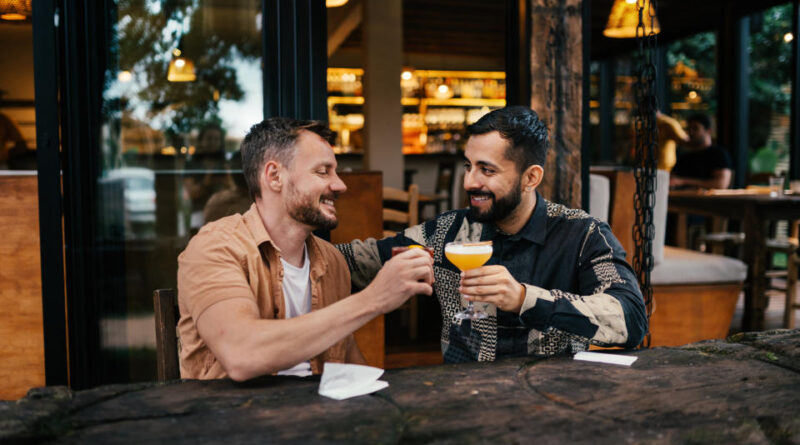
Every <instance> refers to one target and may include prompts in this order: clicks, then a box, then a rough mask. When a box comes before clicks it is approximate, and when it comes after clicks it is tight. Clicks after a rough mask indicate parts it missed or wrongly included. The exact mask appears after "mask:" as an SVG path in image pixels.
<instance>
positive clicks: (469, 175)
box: [464, 170, 481, 190]
mask: <svg viewBox="0 0 800 445" xmlns="http://www.w3.org/2000/svg"><path fill="white" fill-rule="evenodd" d="M480 187H481V185H480V183H479V182H478V181H477V179H476V178H475V173H474V171H472V170H469V171H465V172H464V190H475V189H479V188H480Z"/></svg>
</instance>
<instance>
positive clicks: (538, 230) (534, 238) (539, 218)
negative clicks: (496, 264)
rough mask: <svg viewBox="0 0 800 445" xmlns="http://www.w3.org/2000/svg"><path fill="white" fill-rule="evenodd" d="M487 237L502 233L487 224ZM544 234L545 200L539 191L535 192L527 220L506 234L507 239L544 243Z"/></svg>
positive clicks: (545, 223) (545, 219) (492, 225)
mask: <svg viewBox="0 0 800 445" xmlns="http://www.w3.org/2000/svg"><path fill="white" fill-rule="evenodd" d="M487 229H488V232H489V233H488V234H487V235H488V238H493V237H494V236H495V235H497V234H499V233H503V232H502V231H500V229H499V228H498V227H497V226H496V225H494V224H487ZM545 235H547V202H546V201H545V200H544V199H543V198H542V196H541V195H540V194H539V192H536V205H535V206H534V208H533V212H532V213H531V216H530V218H528V222H527V223H525V225H524V226H522V229H521V230H520V231H519V232H517V233H515V234H513V235H508V237H509V239H510V240H512V241H516V240H519V239H526V240H528V241H530V242H532V243H536V244H539V245H544V239H545Z"/></svg>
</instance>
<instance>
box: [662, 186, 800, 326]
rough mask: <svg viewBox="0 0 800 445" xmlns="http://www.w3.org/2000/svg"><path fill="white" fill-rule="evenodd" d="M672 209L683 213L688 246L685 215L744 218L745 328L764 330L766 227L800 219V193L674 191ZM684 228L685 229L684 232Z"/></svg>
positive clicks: (681, 240)
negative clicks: (776, 221)
mask: <svg viewBox="0 0 800 445" xmlns="http://www.w3.org/2000/svg"><path fill="white" fill-rule="evenodd" d="M669 211H670V212H675V213H678V214H680V215H683V218H679V221H678V224H677V225H678V229H679V234H678V239H679V243H683V244H684V246H681V247H685V244H686V241H685V239H686V236H685V227H686V222H685V221H686V220H685V215H686V214H687V213H691V214H696V215H706V216H722V217H726V218H731V219H738V220H741V221H742V231H743V232H744V234H745V240H744V249H743V252H744V261H745V262H746V263H747V277H748V283H747V285H746V286H745V307H744V317H743V320H742V328H743V329H744V330H746V331H747V330H750V331H756V330H761V329H764V310H765V309H766V306H767V298H766V296H765V294H764V291H765V282H764V280H763V279H761V278H760V277H763V276H764V271H765V269H766V259H767V256H766V228H767V223H768V222H769V221H775V220H796V219H800V196H798V195H782V196H775V197H773V196H769V195H768V194H764V193H758V192H749V191H747V190H719V191H706V192H697V191H673V192H670V194H669ZM680 229H683V232H682V233H681V232H680Z"/></svg>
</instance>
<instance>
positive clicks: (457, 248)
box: [444, 244, 492, 255]
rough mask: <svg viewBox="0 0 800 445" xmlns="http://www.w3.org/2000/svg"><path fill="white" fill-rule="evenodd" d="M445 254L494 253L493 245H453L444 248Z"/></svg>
mask: <svg viewBox="0 0 800 445" xmlns="http://www.w3.org/2000/svg"><path fill="white" fill-rule="evenodd" d="M444 251H445V252H449V253H454V254H456V255H479V254H486V253H488V254H491V253H492V245H491V244H477V245H476V244H473V245H469V244H451V245H448V246H445V247H444Z"/></svg>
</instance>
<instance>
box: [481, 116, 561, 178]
mask: <svg viewBox="0 0 800 445" xmlns="http://www.w3.org/2000/svg"><path fill="white" fill-rule="evenodd" d="M492 131H496V132H498V133H500V136H501V137H502V138H503V139H505V140H506V141H508V148H507V149H506V158H507V159H509V160H511V161H514V163H515V164H516V165H517V169H519V171H520V173H521V172H523V171H525V169H526V168H528V167H530V166H531V165H541V166H544V164H545V161H546V160H547V148H548V146H549V140H548V137H547V126H546V125H545V123H544V122H542V120H541V119H539V115H538V114H536V112H535V111H533V110H531V109H530V108H528V107H525V106H521V105H516V106H512V107H505V108H501V109H499V110H494V111H492V112H490V113H488V114H486V115H484V116H483V117H482V118H480V119H478V121H477V122H475V123H474V124H472V125H470V126H469V127H467V132H468V133H469V134H470V136H475V135H480V134H486V133H490V132H492Z"/></svg>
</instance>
